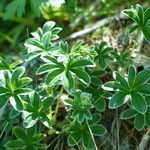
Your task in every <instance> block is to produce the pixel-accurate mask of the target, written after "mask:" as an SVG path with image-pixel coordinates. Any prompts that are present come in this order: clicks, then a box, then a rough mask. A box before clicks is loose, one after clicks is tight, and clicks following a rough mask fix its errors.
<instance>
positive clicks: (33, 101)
mask: <svg viewBox="0 0 150 150" xmlns="http://www.w3.org/2000/svg"><path fill="white" fill-rule="evenodd" d="M30 101H31V104H32V106H33V107H34V108H35V109H37V110H38V109H39V107H40V96H39V94H38V93H37V92H34V93H33V94H31V95H30Z"/></svg>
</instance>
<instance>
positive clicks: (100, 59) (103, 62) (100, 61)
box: [99, 56, 107, 70]
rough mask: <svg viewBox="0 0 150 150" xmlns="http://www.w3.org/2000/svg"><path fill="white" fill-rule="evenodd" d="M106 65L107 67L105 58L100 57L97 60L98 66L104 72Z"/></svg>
mask: <svg viewBox="0 0 150 150" xmlns="http://www.w3.org/2000/svg"><path fill="white" fill-rule="evenodd" d="M106 65H107V63H106V60H105V58H104V57H102V56H101V57H100V58H99V66H100V67H101V68H102V69H103V70H104V69H105V68H106Z"/></svg>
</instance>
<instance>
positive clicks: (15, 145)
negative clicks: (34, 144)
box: [5, 140, 25, 150]
mask: <svg viewBox="0 0 150 150" xmlns="http://www.w3.org/2000/svg"><path fill="white" fill-rule="evenodd" d="M5 147H6V148H7V149H12V150H14V149H18V150H19V149H24V148H25V145H24V143H23V142H22V141H21V140H13V141H8V142H7V143H6V145H5Z"/></svg>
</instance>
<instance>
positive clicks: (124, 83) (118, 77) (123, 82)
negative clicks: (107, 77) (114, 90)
mask: <svg viewBox="0 0 150 150" xmlns="http://www.w3.org/2000/svg"><path fill="white" fill-rule="evenodd" d="M114 79H115V80H116V81H117V82H119V83H120V84H121V85H122V86H124V88H126V89H129V86H128V83H127V81H126V80H125V79H124V77H123V76H122V75H120V74H119V73H118V72H115V73H114Z"/></svg>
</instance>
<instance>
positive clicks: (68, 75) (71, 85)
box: [66, 71, 74, 90]
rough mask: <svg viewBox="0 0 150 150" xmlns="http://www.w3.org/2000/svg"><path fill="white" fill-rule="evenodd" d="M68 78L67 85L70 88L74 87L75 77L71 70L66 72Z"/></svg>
mask: <svg viewBox="0 0 150 150" xmlns="http://www.w3.org/2000/svg"><path fill="white" fill-rule="evenodd" d="M66 78H67V80H68V85H66V86H67V87H66V88H68V89H69V90H71V89H73V88H74V79H73V77H72V74H71V72H69V71H68V72H66Z"/></svg>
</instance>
